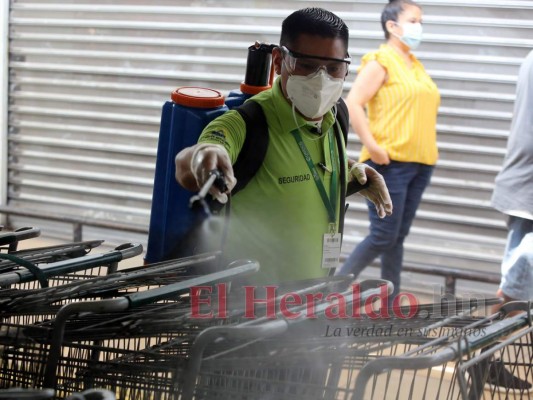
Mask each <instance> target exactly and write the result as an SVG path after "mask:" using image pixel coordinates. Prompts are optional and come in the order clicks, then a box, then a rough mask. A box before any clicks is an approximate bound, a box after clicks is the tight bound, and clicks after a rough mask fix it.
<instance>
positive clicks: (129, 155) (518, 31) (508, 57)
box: [8, 0, 533, 285]
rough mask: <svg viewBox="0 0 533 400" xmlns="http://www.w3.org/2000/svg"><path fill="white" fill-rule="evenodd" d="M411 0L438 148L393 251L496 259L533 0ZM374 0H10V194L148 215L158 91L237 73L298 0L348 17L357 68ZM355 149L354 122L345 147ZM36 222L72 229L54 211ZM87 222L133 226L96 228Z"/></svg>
mask: <svg viewBox="0 0 533 400" xmlns="http://www.w3.org/2000/svg"><path fill="white" fill-rule="evenodd" d="M420 3H421V5H422V6H423V8H424V22H425V42H424V44H423V45H422V46H421V47H420V49H419V50H418V51H417V55H418V56H419V58H420V59H421V60H422V62H423V63H424V64H425V66H426V68H427V69H428V71H429V72H430V74H431V75H432V76H433V78H434V79H435V81H436V82H437V84H438V86H439V88H440V90H441V94H442V106H441V109H440V115H439V121H438V132H439V148H440V152H441V159H440V161H439V164H438V168H437V170H436V172H435V175H434V178H433V180H432V184H431V187H430V188H429V189H428V190H427V193H426V194H425V196H424V201H423V204H422V205H421V207H420V210H419V212H418V215H417V219H416V222H415V224H414V226H413V228H412V231H411V234H410V236H409V238H408V241H407V243H406V260H413V261H423V262H428V263H431V264H439V265H446V266H454V267H462V268H473V269H478V270H490V271H498V268H499V267H498V264H499V260H500V258H501V254H502V251H503V245H504V242H505V227H504V222H503V218H502V217H501V215H499V214H498V213H497V212H495V211H494V210H492V209H491V208H490V204H489V199H490V194H491V191H492V187H493V179H494V176H495V174H496V173H497V171H498V169H499V168H500V166H501V163H502V159H503V156H504V154H505V143H506V138H507V134H508V129H509V125H510V119H511V112H512V106H513V100H514V91H515V83H516V74H517V71H518V67H519V64H520V62H521V60H522V59H523V57H524V56H525V55H526V54H527V52H528V51H529V49H531V48H532V47H533V39H531V38H532V37H533V34H532V32H533V29H532V27H533V22H532V21H533V2H532V1H506V2H501V1H500V2H497V1H491V0H485V1H482V0H478V1H458V0H448V1H445V0H443V1H437V0H428V1H421V2H420ZM384 4H385V1H377V0H376V1H371V0H368V1H320V2H313V1H305V2H304V1H279V0H272V1H268V2H267V1H253V2H252V1H250V2H241V1H211V0H203V1H194V2H192V1H191V2H188V1H177V2H176V1H163V0H160V1H148V0H137V1H135V2H133V1H131V0H130V1H127V0H122V1H120V0H115V1H104V0H100V1H91V2H90V4H88V2H84V3H81V2H75V1H72V2H70V3H68V2H65V1H44V0H41V1H30V0H19V1H13V0H12V1H11V14H10V23H9V25H10V61H9V70H10V94H9V104H10V105H9V154H10V158H9V193H8V195H9V204H10V205H12V206H15V207H18V208H29V209H33V210H42V213H43V215H45V214H46V213H50V212H54V213H58V212H59V213H63V214H65V215H77V216H83V217H91V218H100V219H104V220H118V221H124V222H128V223H135V224H144V225H146V226H148V220H149V213H150V203H151V194H152V181H153V174H154V164H155V155H156V145H157V138H158V130H159V119H160V113H161V106H162V105H163V103H164V102H165V101H166V100H167V99H168V98H169V94H170V91H171V90H173V89H174V88H176V87H178V86H185V85H195V86H207V87H212V88H215V89H219V90H221V91H223V92H227V91H229V90H231V89H234V88H237V87H238V85H239V83H240V81H241V80H242V78H243V74H244V68H245V62H246V48H247V47H248V46H249V45H251V44H252V43H253V42H254V41H256V40H259V41H265V42H271V43H275V42H277V40H278V38H279V30H280V25H281V21H282V20H283V18H284V17H285V16H286V15H288V14H289V13H290V12H291V11H292V10H294V9H297V8H301V7H304V6H308V5H316V6H321V7H325V8H328V9H330V10H332V11H334V12H336V13H338V14H339V15H340V16H341V17H343V18H344V19H345V21H346V22H347V23H348V25H349V27H350V32H351V44H350V52H351V54H352V56H353V58H354V60H355V61H356V62H355V63H354V65H352V71H355V68H356V64H358V60H359V59H360V56H361V55H362V54H364V53H365V52H366V51H368V50H371V49H374V48H376V47H377V46H378V45H379V43H381V42H382V36H383V35H382V32H381V28H380V25H379V22H378V21H379V13H380V11H381V9H382V7H383V5H384ZM353 76H354V75H353V74H352V75H350V76H349V78H348V80H347V84H346V90H348V89H349V86H350V84H351V82H352V81H353ZM358 149H359V144H358V141H357V139H356V137H355V135H354V134H352V135H351V143H350V152H351V155H352V156H353V157H356V156H357V153H358ZM350 210H351V211H350V212H349V214H348V217H347V222H346V236H345V246H344V253H347V252H349V251H350V250H351V249H352V248H353V246H354V245H355V244H356V243H357V242H358V241H359V240H361V239H362V237H364V235H365V234H366V227H367V221H366V219H367V217H366V211H365V206H364V203H363V202H362V200H361V199H360V198H357V197H356V198H353V199H351V202H350ZM15 221H16V222H17V223H19V224H27V223H31V222H32V221H27V220H25V219H24V218H22V217H18V218H16V219H15ZM40 226H41V227H42V228H43V230H44V231H45V232H48V233H49V234H54V235H58V236H61V235H64V236H65V238H67V237H68V235H69V234H70V232H69V230H68V229H64V227H62V226H61V224H51V223H45V222H44V221H43V223H41V225H40ZM87 234H88V235H92V236H98V237H103V238H106V239H111V238H116V240H117V241H127V240H137V241H139V240H140V241H141V242H145V240H146V238H145V237H144V236H143V235H133V234H128V233H126V232H102V231H100V230H97V229H93V230H88V232H87ZM414 278H416V277H414ZM404 281H405V282H406V284H407V285H408V284H410V277H409V276H407V277H406V278H405V279H404Z"/></svg>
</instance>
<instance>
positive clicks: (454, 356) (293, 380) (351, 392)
mask: <svg viewBox="0 0 533 400" xmlns="http://www.w3.org/2000/svg"><path fill="white" fill-rule="evenodd" d="M496 301H497V300H496V299H494V300H490V301H486V302H485V303H484V305H488V304H489V303H492V302H496ZM479 305H480V304H479V301H478V300H471V301H466V300H461V299H458V300H457V301H456V302H454V307H452V308H451V309H450V303H447V304H445V305H443V304H442V303H441V304H428V305H421V306H420V307H418V309H417V312H416V313H414V314H413V315H409V312H410V311H409V310H404V311H405V312H404V311H402V310H400V311H401V312H400V313H399V314H398V315H401V316H405V315H409V318H403V317H398V316H396V315H394V316H391V317H389V318H381V317H378V318H368V317H364V316H361V317H360V318H356V319H346V320H340V319H337V320H335V319H330V320H328V319H326V318H318V319H305V320H303V321H300V323H297V324H294V323H289V324H288V325H287V328H283V329H280V325H279V324H280V322H279V321H274V322H268V323H264V324H261V325H258V326H255V327H252V328H250V329H248V328H247V329H242V327H237V326H235V327H233V326H231V327H223V328H222V327H220V328H212V329H210V330H207V331H204V332H203V333H202V334H201V335H200V336H199V338H198V339H197V341H199V339H201V337H202V336H205V335H208V332H209V336H208V340H207V341H208V342H211V341H214V340H216V341H217V342H218V343H219V350H218V352H212V353H211V354H207V355H206V354H205V353H204V352H202V351H201V350H200V351H198V352H195V351H194V350H195V349H194V348H193V349H192V350H191V357H193V356H194V359H195V360H196V363H197V365H198V367H197V368H196V372H191V374H190V375H189V376H188V377H187V379H185V385H186V388H185V389H184V396H183V399H186V400H189V399H209V400H212V399H230V398H231V399H256V398H258V399H291V400H295V399H306V400H307V399H327V400H329V399H363V398H364V399H377V398H383V399H391V398H393V399H429V398H436V399H437V398H445V399H451V398H468V397H461V396H463V395H464V393H462V392H461V391H459V392H458V391H457V390H455V389H454V387H453V386H451V385H446V380H447V379H448V377H447V374H448V372H449V371H450V368H451V367H450V366H451V365H455V364H456V363H458V362H459V361H460V360H461V359H462V358H461V357H462V356H468V355H470V356H472V355H473V353H472V352H471V350H472V349H473V350H475V349H477V348H478V347H471V346H468V347H465V346H464V345H458V343H462V342H461V341H460V340H459V339H458V338H463V337H465V336H466V335H465V334H462V333H465V332H475V333H479V332H482V333H483V332H484V333H483V337H484V340H483V342H484V346H487V345H490V344H492V343H493V342H494V341H495V340H497V339H498V338H499V337H501V336H502V335H504V332H503V331H500V330H499V328H495V332H498V333H499V334H498V335H495V334H494V332H493V331H492V330H489V327H491V326H492V325H491V324H492V320H491V319H490V318H486V317H481V316H477V315H474V314H473V311H474V310H476V309H477V308H479ZM494 318H496V317H493V319H494ZM217 330H218V332H217ZM222 341H223V342H225V344H226V345H225V348H220V343H221V342H222ZM195 346H196V342H195ZM458 346H459V347H458ZM199 348H200V349H201V348H202V346H201V345H199ZM467 349H469V351H467ZM441 350H442V351H443V352H444V353H445V354H446V356H447V358H446V357H443V356H442V355H441V354H440V352H441ZM428 351H429V352H434V353H436V354H438V356H435V357H436V358H435V359H432V362H433V364H431V365H430V364H429V363H428V361H427V360H426V359H425V356H424V354H425V353H426V352H428ZM393 360H396V361H395V362H394V363H392V362H391V361H393ZM372 365H378V366H380V367H381V368H382V369H381V370H379V372H384V379H383V380H382V381H379V382H375V383H374V382H373V384H372V388H371V389H370V392H368V391H365V390H366V388H367V383H368V380H369V379H370V378H369V377H367V378H366V379H364V377H365V374H366V373H367V372H364V373H363V371H368V370H369V368H372V367H369V366H372ZM420 365H424V366H423V367H421V366H420ZM394 368H396V369H397V370H398V371H397V373H391V372H390V371H391V369H394ZM420 368H422V370H424V369H425V372H426V375H427V376H425V377H424V378H421V377H420V376H419V375H417V376H416V377H413V378H412V379H411V374H410V373H406V371H407V370H416V371H417V372H418V370H419V369H420ZM191 371H192V370H191ZM428 371H429V372H430V373H428ZM451 371H452V372H453V369H451ZM370 375H371V376H373V375H372V374H370ZM435 375H436V376H437V378H435ZM424 379H425V380H424ZM454 390H455V391H454ZM470 392H472V390H471V389H470Z"/></svg>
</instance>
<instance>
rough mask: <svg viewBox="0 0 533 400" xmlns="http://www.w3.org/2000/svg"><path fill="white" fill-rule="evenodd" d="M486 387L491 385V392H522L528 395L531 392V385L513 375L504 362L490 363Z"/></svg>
mask: <svg viewBox="0 0 533 400" xmlns="http://www.w3.org/2000/svg"><path fill="white" fill-rule="evenodd" d="M486 385H490V388H488V389H490V390H494V389H496V390H497V391H498V392H502V393H507V392H511V393H512V392H520V393H528V392H529V391H530V390H531V387H532V386H533V385H531V383H529V382H527V381H525V380H522V379H520V378H518V377H516V376H514V375H513V374H511V373H510V372H509V371H508V370H507V369H506V368H505V364H504V363H503V361H502V360H495V361H491V362H490V363H489V373H488V377H487V382H486Z"/></svg>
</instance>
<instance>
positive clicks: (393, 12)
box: [381, 0, 421, 39]
mask: <svg viewBox="0 0 533 400" xmlns="http://www.w3.org/2000/svg"><path fill="white" fill-rule="evenodd" d="M405 6H415V7H418V8H421V7H420V5H419V4H417V3H415V2H414V1H412V0H391V1H389V4H387V5H386V6H385V8H384V9H383V11H382V12H381V27H382V28H383V32H384V33H385V39H388V38H389V37H390V33H389V31H387V26H386V25H387V21H394V22H398V16H399V15H400V14H401V13H402V12H403V10H404V7H405Z"/></svg>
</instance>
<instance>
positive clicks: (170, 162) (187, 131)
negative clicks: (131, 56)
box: [145, 43, 274, 263]
mask: <svg viewBox="0 0 533 400" xmlns="http://www.w3.org/2000/svg"><path fill="white" fill-rule="evenodd" d="M273 47H274V46H272V45H265V44H259V43H256V44H255V45H253V46H250V47H249V48H248V59H247V66H246V76H245V80H244V82H243V83H242V84H241V86H240V90H233V91H231V92H230V93H229V95H228V96H227V98H226V99H225V98H224V96H223V95H222V94H221V93H220V92H219V91H217V90H214V89H209V88H201V87H181V88H178V89H176V90H175V91H173V92H172V94H171V96H170V97H171V98H170V100H169V101H167V102H165V104H164V105H163V109H162V113H161V124H160V130H159V141H158V146H157V159H156V167H155V177H154V190H153V196H152V210H151V214H150V227H149V232H148V248H147V250H146V256H145V262H146V263H155V262H159V261H163V260H168V259H170V258H173V257H172V251H173V249H174V248H175V247H176V244H177V243H179V242H180V241H181V240H183V238H184V237H185V235H187V233H188V232H189V230H190V228H191V226H192V225H193V224H194V223H195V215H193V212H192V210H191V209H190V208H189V199H190V198H191V197H192V196H193V195H194V194H195V193H193V192H190V191H188V190H186V189H184V188H182V187H181V186H180V185H179V184H178V183H177V181H176V179H175V172H176V171H175V164H174V158H175V156H176V154H178V153H179V152H180V151H181V150H182V149H184V148H185V147H190V146H192V145H194V144H196V142H197V141H198V138H199V136H200V134H201V132H202V130H203V129H204V127H205V126H206V125H207V124H208V123H209V122H210V121H212V120H213V119H215V118H216V117H218V116H220V115H221V114H223V113H225V112H226V111H228V110H229V109H232V108H235V107H238V106H240V105H241V104H242V103H243V102H244V101H245V100H246V99H248V98H250V97H251V96H253V95H254V94H257V93H259V92H261V91H262V90H265V89H268V88H270V87H271V84H272V70H271V52H272V48H273ZM192 254H193V251H192V249H191V254H183V253H181V255H182V256H184V255H192Z"/></svg>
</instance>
